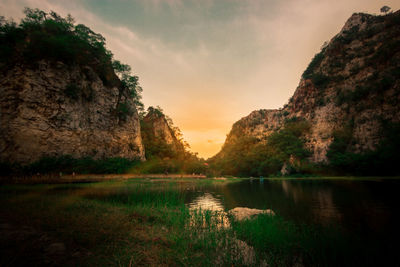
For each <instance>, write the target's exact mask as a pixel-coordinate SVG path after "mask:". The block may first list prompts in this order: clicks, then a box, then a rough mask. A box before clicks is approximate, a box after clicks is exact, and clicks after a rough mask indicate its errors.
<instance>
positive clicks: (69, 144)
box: [0, 60, 144, 164]
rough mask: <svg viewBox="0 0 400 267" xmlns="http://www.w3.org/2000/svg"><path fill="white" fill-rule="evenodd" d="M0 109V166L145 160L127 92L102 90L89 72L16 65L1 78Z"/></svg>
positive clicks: (51, 63) (43, 63) (96, 76)
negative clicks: (68, 159) (66, 159)
mask: <svg viewBox="0 0 400 267" xmlns="http://www.w3.org/2000/svg"><path fill="white" fill-rule="evenodd" d="M111 75H114V76H115V74H114V73H113V72H112V73H111ZM115 78H116V76H115ZM0 109H1V113H0V161H8V162H18V163H23V164H26V163H31V162H33V161H36V160H38V159H40V158H41V157H43V156H54V157H56V156H61V155H72V156H73V157H84V156H90V157H94V158H108V157H124V158H129V159H144V147H143V144H142V139H141V134H140V123H139V117H138V114H137V111H136V108H135V104H134V103H133V100H132V99H131V98H130V97H129V92H128V91H127V90H126V89H123V87H121V86H118V85H112V86H106V85H104V83H103V81H102V80H101V79H100V77H99V74H98V73H96V72H95V71H94V70H93V68H92V67H89V66H80V65H74V64H71V65H67V64H64V63H62V62H60V61H56V62H54V61H46V60H41V61H39V62H37V64H15V65H14V66H12V67H11V68H7V69H6V70H3V71H2V72H1V73H0Z"/></svg>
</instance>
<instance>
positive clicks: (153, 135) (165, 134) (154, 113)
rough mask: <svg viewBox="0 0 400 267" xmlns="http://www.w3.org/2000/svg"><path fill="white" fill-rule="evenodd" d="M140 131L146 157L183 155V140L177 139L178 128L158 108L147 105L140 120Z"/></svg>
mask: <svg viewBox="0 0 400 267" xmlns="http://www.w3.org/2000/svg"><path fill="white" fill-rule="evenodd" d="M141 133H142V139H143V143H144V146H145V147H146V158H148V159H149V158H153V157H159V158H176V157H179V156H184V154H185V147H184V143H183V140H179V139H178V137H179V135H180V132H179V129H177V128H176V127H174V126H173V124H172V121H171V120H170V119H168V117H167V116H165V115H164V113H163V112H162V110H161V109H160V108H153V107H149V108H148V111H147V114H146V116H144V118H143V119H142V120H141Z"/></svg>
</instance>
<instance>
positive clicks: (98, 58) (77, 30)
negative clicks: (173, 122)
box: [0, 8, 143, 109]
mask: <svg viewBox="0 0 400 267" xmlns="http://www.w3.org/2000/svg"><path fill="white" fill-rule="evenodd" d="M24 13H25V18H23V19H22V20H21V22H20V23H19V24H17V23H15V22H13V21H7V20H5V19H4V17H0V68H9V67H11V66H13V65H15V64H17V63H18V64H21V63H23V64H28V65H34V64H36V63H37V62H38V61H40V60H48V61H61V62H63V63H65V64H67V65H73V64H75V65H79V66H89V67H91V68H92V69H93V70H94V71H95V72H96V73H97V74H98V75H99V77H100V78H101V80H102V81H103V83H104V85H106V86H117V87H119V89H120V92H125V91H127V92H129V95H127V96H126V97H129V98H132V99H133V101H134V103H135V104H136V105H137V106H138V107H139V109H141V108H143V104H142V102H141V92H142V88H141V87H140V85H139V82H138V77H137V76H134V75H132V74H131V68H130V67H129V66H128V65H124V64H122V63H121V62H119V61H113V54H112V53H111V52H110V51H109V50H107V48H106V44H105V38H104V37H103V36H102V35H101V34H99V33H95V32H93V31H92V30H91V29H90V28H89V27H87V26H85V25H83V24H77V25H76V24H75V23H74V19H73V18H72V17H71V16H70V15H68V16H67V17H66V18H63V17H61V16H60V15H58V14H57V13H55V12H54V11H51V12H49V13H46V12H44V11H42V10H39V9H37V8H36V9H31V8H25V10H24ZM116 73H117V74H118V75H119V77H118V76H117V75H116ZM119 78H120V79H121V80H120V79H119ZM66 89H67V90H66V94H67V95H68V96H69V97H71V98H73V99H77V95H78V94H77V90H76V89H77V88H76V87H75V88H73V87H72V85H69V87H68V88H66ZM90 96H91V95H90V94H89V95H87V98H88V99H90Z"/></svg>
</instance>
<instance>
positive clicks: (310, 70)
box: [302, 48, 326, 79]
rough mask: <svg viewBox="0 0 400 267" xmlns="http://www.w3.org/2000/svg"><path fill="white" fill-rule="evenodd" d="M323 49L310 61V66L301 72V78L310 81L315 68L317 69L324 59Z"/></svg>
mask: <svg viewBox="0 0 400 267" xmlns="http://www.w3.org/2000/svg"><path fill="white" fill-rule="evenodd" d="M325 49H326V48H323V49H322V50H321V52H319V53H318V54H316V55H315V56H314V57H313V59H312V60H311V62H310V64H309V65H308V66H307V69H306V70H305V71H304V72H303V76H302V77H303V78H304V79H310V78H311V77H312V74H313V73H314V70H315V68H317V67H319V65H320V64H321V62H322V60H323V59H324V57H325V55H324V53H325Z"/></svg>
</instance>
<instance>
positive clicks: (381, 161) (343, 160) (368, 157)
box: [327, 122, 400, 176]
mask: <svg viewBox="0 0 400 267" xmlns="http://www.w3.org/2000/svg"><path fill="white" fill-rule="evenodd" d="M381 131H382V133H381V135H382V136H383V139H382V141H381V142H380V143H379V144H378V146H377V147H376V149H375V150H367V151H365V152H363V153H354V152H350V151H349V150H348V148H349V146H350V144H351V137H352V129H351V128H344V129H342V130H339V131H336V132H335V133H334V140H333V142H332V144H331V145H330V146H329V149H328V152H327V157H328V159H329V165H328V167H329V168H331V169H332V170H333V171H334V172H335V173H337V174H347V175H350V174H352V175H367V176H371V175H398V174H399V173H400V172H399V170H398V168H397V162H398V161H399V159H400V158H399V154H398V151H399V149H400V141H399V138H398V137H399V136H400V125H399V124H398V123H397V124H396V123H387V122H384V123H383V125H382V130H381Z"/></svg>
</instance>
